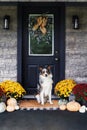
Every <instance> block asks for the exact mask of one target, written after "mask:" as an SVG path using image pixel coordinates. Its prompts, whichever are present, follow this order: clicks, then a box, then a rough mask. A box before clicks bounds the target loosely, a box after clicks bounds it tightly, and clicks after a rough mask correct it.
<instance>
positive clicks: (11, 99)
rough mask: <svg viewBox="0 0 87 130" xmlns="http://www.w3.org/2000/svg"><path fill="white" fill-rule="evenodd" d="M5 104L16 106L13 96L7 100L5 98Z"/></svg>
mask: <svg viewBox="0 0 87 130" xmlns="http://www.w3.org/2000/svg"><path fill="white" fill-rule="evenodd" d="M7 105H9V106H13V105H14V106H16V105H17V100H16V99H15V98H9V99H8V100H7Z"/></svg>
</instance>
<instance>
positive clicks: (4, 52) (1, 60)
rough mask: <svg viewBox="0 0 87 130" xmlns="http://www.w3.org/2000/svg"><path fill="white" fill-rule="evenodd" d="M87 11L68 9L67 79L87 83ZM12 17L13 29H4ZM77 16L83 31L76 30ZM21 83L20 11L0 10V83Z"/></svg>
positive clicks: (82, 8)
mask: <svg viewBox="0 0 87 130" xmlns="http://www.w3.org/2000/svg"><path fill="white" fill-rule="evenodd" d="M86 12H87V7H66V30H65V32H66V34H65V37H66V39H65V41H66V43H65V44H66V48H65V62H66V63H65V78H73V79H75V80H76V81H77V82H87V15H86ZM6 14H7V15H10V19H11V22H10V29H9V30H4V29H3V17H4V15H6ZM75 14H77V15H78V16H79V20H80V29H78V30H74V29H72V16H73V15H75ZM5 79H13V80H15V81H16V80H17V7H16V6H0V81H3V80H5Z"/></svg>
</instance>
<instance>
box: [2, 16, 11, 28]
mask: <svg viewBox="0 0 87 130" xmlns="http://www.w3.org/2000/svg"><path fill="white" fill-rule="evenodd" d="M3 24H4V25H3V26H4V29H9V24H10V16H9V15H5V16H4V18H3Z"/></svg>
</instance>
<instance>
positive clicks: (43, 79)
mask: <svg viewBox="0 0 87 130" xmlns="http://www.w3.org/2000/svg"><path fill="white" fill-rule="evenodd" d="M39 69H40V73H39V84H38V85H37V89H38V94H37V95H36V99H37V101H38V103H41V104H42V105H44V103H45V102H47V101H48V102H49V103H50V104H53V103H52V100H51V95H52V84H53V80H52V77H53V76H52V73H51V66H48V67H47V68H43V67H40V68H39Z"/></svg>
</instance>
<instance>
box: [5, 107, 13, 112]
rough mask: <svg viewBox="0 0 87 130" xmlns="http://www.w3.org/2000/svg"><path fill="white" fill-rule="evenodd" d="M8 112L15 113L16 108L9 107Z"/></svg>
mask: <svg viewBox="0 0 87 130" xmlns="http://www.w3.org/2000/svg"><path fill="white" fill-rule="evenodd" d="M6 109H7V111H8V112H13V111H15V107H14V106H7V108H6Z"/></svg>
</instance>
